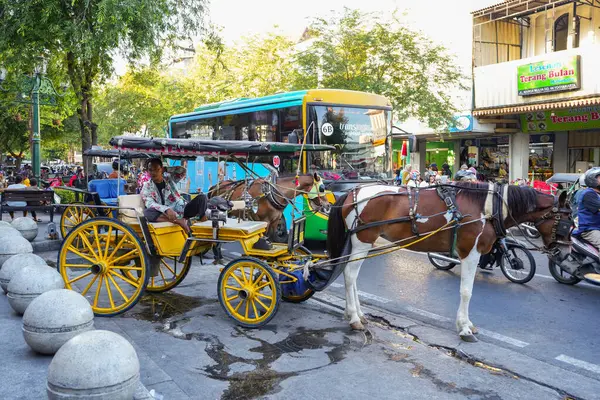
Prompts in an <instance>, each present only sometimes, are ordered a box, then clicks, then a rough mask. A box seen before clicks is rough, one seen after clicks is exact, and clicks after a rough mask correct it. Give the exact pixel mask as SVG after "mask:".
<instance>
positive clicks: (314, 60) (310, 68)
mask: <svg viewBox="0 0 600 400" xmlns="http://www.w3.org/2000/svg"><path fill="white" fill-rule="evenodd" d="M304 36H305V37H304V39H306V42H305V44H304V47H306V48H305V49H304V50H300V51H299V52H298V53H297V54H296V56H295V64H296V65H297V70H296V75H295V76H296V78H295V81H294V87H295V88H297V89H302V88H312V87H320V88H336V89H349V90H360V91H366V92H372V93H377V94H381V95H384V96H386V97H387V98H389V99H390V101H391V102H392V105H393V107H394V113H395V115H394V116H395V118H397V119H399V120H405V119H407V118H408V117H416V118H417V119H419V120H420V121H423V122H426V123H427V124H428V125H429V126H430V127H431V128H433V129H437V128H442V127H447V126H448V125H449V124H452V123H453V122H452V121H453V118H452V117H453V114H454V113H455V112H456V108H455V106H454V104H453V98H452V94H453V93H454V92H455V90H456V89H465V86H464V75H463V74H462V73H461V71H460V69H459V68H458V67H457V64H456V62H455V59H454V57H453V56H452V55H451V54H450V53H449V52H448V50H447V49H446V48H444V47H443V46H441V45H438V44H435V43H433V42H432V41H431V40H430V39H429V38H428V37H426V36H425V35H424V34H422V33H420V32H418V31H415V30H413V29H411V28H409V27H407V26H406V25H405V24H404V23H403V22H402V21H401V18H400V17H399V16H398V14H397V13H394V14H393V15H392V16H391V17H389V18H384V17H381V16H380V15H379V14H371V13H363V12H361V11H357V10H352V9H348V8H346V9H344V11H343V12H342V13H341V14H339V15H333V16H331V17H328V18H316V19H314V20H313V22H312V23H311V25H310V26H309V28H308V29H307V32H306V33H305V35H304Z"/></svg>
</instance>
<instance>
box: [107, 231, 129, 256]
mask: <svg viewBox="0 0 600 400" xmlns="http://www.w3.org/2000/svg"><path fill="white" fill-rule="evenodd" d="M126 238H127V236H123V238H122V239H121V241H120V242H119V243H117V245H116V246H115V248H114V249H113V251H112V252H111V253H110V255H109V256H108V257H105V258H104V259H105V260H112V259H113V257H114V256H115V253H116V252H117V251H118V250H119V249H120V248H121V246H122V245H123V242H124V241H125V239H126ZM106 243H110V237H107V238H106ZM113 262H114V260H113Z"/></svg>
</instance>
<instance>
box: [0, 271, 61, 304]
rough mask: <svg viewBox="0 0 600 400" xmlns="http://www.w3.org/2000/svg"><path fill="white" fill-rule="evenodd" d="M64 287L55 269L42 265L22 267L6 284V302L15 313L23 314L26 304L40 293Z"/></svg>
mask: <svg viewBox="0 0 600 400" xmlns="http://www.w3.org/2000/svg"><path fill="white" fill-rule="evenodd" d="M64 287H65V282H64V281H63V278H62V276H60V274H59V273H58V271H56V270H55V269H53V268H50V267H44V266H43V265H32V266H29V267H24V268H21V269H20V270H19V271H18V272H17V273H16V274H15V275H14V276H13V278H12V279H11V280H10V283H9V284H8V294H7V297H8V304H10V306H11V307H12V308H13V310H15V311H16V312H17V314H23V313H24V312H25V310H26V309H27V306H29V304H30V303H31V302H32V301H33V299H35V298H36V297H38V296H39V295H40V294H42V293H45V292H48V291H50V290H54V289H63V288H64Z"/></svg>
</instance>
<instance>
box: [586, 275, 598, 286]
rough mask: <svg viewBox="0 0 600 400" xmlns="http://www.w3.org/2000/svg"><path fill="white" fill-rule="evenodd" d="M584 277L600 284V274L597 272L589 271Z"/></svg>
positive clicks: (592, 282) (588, 280) (590, 281)
mask: <svg viewBox="0 0 600 400" xmlns="http://www.w3.org/2000/svg"><path fill="white" fill-rule="evenodd" d="M583 278H584V279H585V280H586V281H587V282H589V283H591V284H593V285H598V286H600V274H596V273H589V274H585V275H583Z"/></svg>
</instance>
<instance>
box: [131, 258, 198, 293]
mask: <svg viewBox="0 0 600 400" xmlns="http://www.w3.org/2000/svg"><path fill="white" fill-rule="evenodd" d="M150 260H151V261H150V262H151V263H152V262H155V263H157V266H156V268H157V275H156V276H149V277H148V286H146V291H147V292H153V293H162V292H166V291H168V290H171V289H173V288H174V287H176V286H177V285H179V284H180V283H181V282H182V281H183V279H184V278H185V276H186V275H187V274H188V272H189V271H190V266H191V265H192V258H191V257H188V258H186V260H185V261H184V262H182V263H181V262H179V257H156V258H155V259H153V257H150ZM122 272H123V274H124V275H125V276H127V277H129V276H130V275H131V276H133V274H132V272H135V271H130V270H124V271H122ZM136 276H137V273H136Z"/></svg>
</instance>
